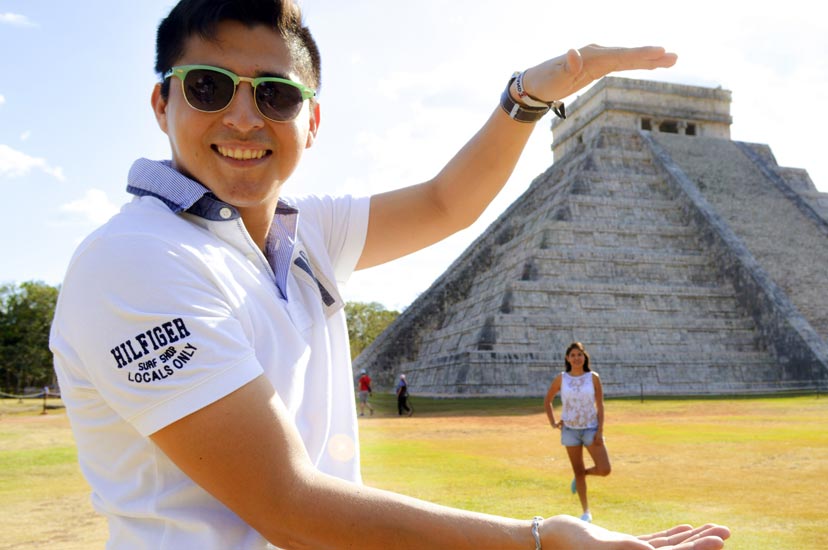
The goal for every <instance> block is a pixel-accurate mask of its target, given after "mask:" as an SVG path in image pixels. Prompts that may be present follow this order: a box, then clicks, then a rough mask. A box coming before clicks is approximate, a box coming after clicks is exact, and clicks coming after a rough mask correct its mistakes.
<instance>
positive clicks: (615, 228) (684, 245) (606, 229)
mask: <svg viewBox="0 0 828 550" xmlns="http://www.w3.org/2000/svg"><path fill="white" fill-rule="evenodd" d="M538 231H540V232H542V236H541V238H540V246H541V248H554V247H559V246H562V245H574V244H576V243H577V244H582V245H583V246H587V247H594V248H597V249H600V248H617V247H633V248H634V247H638V248H641V249H659V250H663V251H664V252H666V253H677V252H678V253H680V252H682V251H687V252H691V251H700V250H701V245H700V244H699V239H698V235H697V234H696V233H695V231H694V230H693V229H692V228H691V227H688V226H686V225H681V224H675V223H674V224H668V223H662V224H647V225H645V224H628V225H625V226H620V225H618V224H615V223H611V222H610V221H608V220H592V221H590V222H589V223H587V222H582V221H580V220H575V221H572V222H566V221H559V220H549V221H546V222H544V224H543V226H542V227H539V229H538Z"/></svg>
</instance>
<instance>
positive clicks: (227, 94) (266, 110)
mask: <svg viewBox="0 0 828 550" xmlns="http://www.w3.org/2000/svg"><path fill="white" fill-rule="evenodd" d="M173 76H175V77H178V79H179V80H181V90H182V91H183V93H184V99H186V100H187V104H188V105H189V106H190V107H192V108H193V109H195V110H196V111H202V112H205V113H218V112H219V111H222V110H224V109H226V108H227V106H228V105H230V102H231V101H233V97H234V96H235V95H236V89H237V88H238V87H239V82H249V83H250V85H251V86H253V97H254V98H255V100H256V108H257V109H258V110H259V113H261V115H262V116H263V117H265V118H267V119H268V120H272V121H274V122H288V121H290V120H293V119H294V118H296V116H297V115H298V114H299V111H301V110H302V104H303V103H304V102H305V100H306V99H310V98H312V97H314V96H316V91H314V90H312V89H310V88H308V87H307V86H305V85H304V84H300V83H298V82H294V81H292V80H288V79H286V78H278V77H275V76H260V77H257V78H250V77H247V76H239V75H237V74H235V73H232V72H230V71H228V70H227V69H222V68H219V67H211V66H210V65H181V66H179V67H173V68H172V69H170V70H169V71H167V72H166V73H165V74H164V80H166V79H168V78H170V77H173Z"/></svg>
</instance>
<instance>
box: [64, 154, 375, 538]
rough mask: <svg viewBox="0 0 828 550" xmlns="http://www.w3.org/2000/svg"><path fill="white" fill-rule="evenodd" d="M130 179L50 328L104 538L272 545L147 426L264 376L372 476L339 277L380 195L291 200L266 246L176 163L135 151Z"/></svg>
mask: <svg viewBox="0 0 828 550" xmlns="http://www.w3.org/2000/svg"><path fill="white" fill-rule="evenodd" d="M128 189H129V190H130V191H131V192H132V193H134V194H136V195H137V196H136V198H135V199H133V201H132V202H130V203H128V204H126V205H125V206H124V207H123V209H122V210H121V212H120V213H119V214H117V215H116V216H114V217H113V218H112V219H111V220H110V221H109V222H107V224H105V225H104V226H103V227H101V228H100V229H98V230H97V231H95V232H94V233H93V234H92V235H90V236H89V237H88V238H87V239H86V240H85V241H84V242H83V243H82V244H81V245H80V246H79V248H78V249H77V251H76V253H75V255H74V257H73V258H72V261H71V263H70V266H69V269H68V271H67V274H66V278H65V280H64V283H63V286H62V288H61V291H60V296H59V299H58V305H57V309H56V313H55V319H54V323H53V326H52V336H51V347H52V351H53V353H54V356H55V370H56V372H57V375H58V380H59V382H60V388H61V395H62V397H63V400H64V402H65V404H66V409H67V414H68V415H69V419H70V422H71V424H72V429H73V432H74V436H75V440H76V442H77V446H78V458H79V463H80V467H81V470H82V471H83V473H84V475H85V476H86V478H87V480H88V481H89V483H90V485H91V486H92V490H93V494H92V502H93V504H94V506H95V508H96V509H97V510H98V511H99V512H101V513H102V514H105V515H106V516H107V517H108V520H109V527H110V541H109V543H108V546H107V547H108V548H117V549H118V550H122V549H133V548H134V549H147V550H149V549H152V550H159V549H176V550H179V549H183V548H198V549H199V550H205V549H222V550H224V549H229V548H234V549H235V548H244V549H248V548H264V547H266V542H265V541H264V539H262V537H261V536H260V535H259V534H258V533H256V532H255V531H253V530H252V529H251V528H250V527H249V526H247V525H246V524H245V523H244V522H242V521H241V520H240V519H239V518H238V517H237V516H236V515H235V514H234V513H233V512H231V511H230V510H229V509H228V508H226V507H225V506H224V505H223V504H221V503H220V502H218V501H217V500H216V499H214V498H213V497H212V496H210V495H209V494H207V493H206V492H205V491H204V490H203V489H201V488H200V487H199V486H197V485H196V484H194V483H193V482H192V481H191V480H190V479H189V478H188V477H187V476H186V475H184V474H183V473H182V472H181V471H180V470H179V469H178V468H177V467H176V466H175V465H174V464H173V463H172V462H171V461H170V460H169V459H168V458H167V457H166V455H164V454H163V453H162V452H161V451H160V450H159V449H158V448H157V447H156V446H155V445H154V444H153V443H152V441H151V440H150V439H149V438H148V436H149V435H150V434H152V433H154V432H155V431H157V430H159V429H161V428H163V427H165V426H167V425H169V424H171V423H172V422H175V421H176V420H178V419H180V418H182V417H184V416H186V415H188V414H190V413H192V412H194V411H197V410H199V409H200V408H202V407H204V406H206V405H209V404H210V403H212V402H214V401H216V400H218V399H221V398H222V397H224V396H226V395H227V394H229V393H231V392H233V391H234V390H236V389H238V388H239V387H241V386H243V385H244V384H246V383H248V382H250V381H251V380H253V379H254V378H256V377H257V376H259V375H261V374H265V375H266V376H267V377H268V379H269V380H270V382H271V383H272V384H273V386H274V387H275V388H276V390H277V392H278V394H279V396H280V397H281V399H282V401H283V402H284V403H285V406H286V407H287V409H288V411H289V412H290V414H291V416H292V418H293V421H294V422H295V424H296V427H297V428H298V430H299V433H300V434H301V436H302V439H303V441H304V444H305V447H306V449H307V451H308V454H309V455H310V457H311V460H312V461H313V462H314V463H315V464H316V466H317V468H318V469H319V470H321V471H323V472H325V473H328V474H331V475H335V476H338V477H340V478H343V479H346V480H350V481H354V482H361V478H360V473H359V451H358V434H357V422H356V407H355V403H354V393H353V388H352V386H353V385H352V374H351V366H350V352H349V345H348V332H347V328H346V325H345V313H344V308H343V305H344V304H343V301H342V299H341V297H340V296H339V292H338V290H337V285H336V281H339V282H343V281H345V280H346V279H347V278H348V277H349V276H350V274H351V273H352V271H353V269H354V267H355V266H356V262H357V260H358V259H359V256H360V254H361V252H362V248H363V245H364V242H365V235H366V231H367V224H368V204H369V200H368V199H367V198H362V199H353V198H349V197H344V198H338V199H333V198H319V197H305V198H303V199H297V200H296V201H294V202H292V203H289V202H287V201H280V205H279V208H278V209H277V215H276V219H275V220H274V226H273V228H272V230H271V235H270V237H269V241H268V248H267V252H268V254H267V256H265V255H264V254H262V252H261V251H260V250H259V249H258V248H257V247H256V246H255V244H253V241H252V240H251V238H250V236H249V235H248V233H247V231H246V230H245V228H244V225H243V224H242V221H241V218H240V217H239V216H238V212H237V211H236V210H235V209H234V208H233V207H232V206H230V205H227V204H225V203H222V202H221V201H219V200H218V199H216V198H215V196H213V195H212V194H211V193H209V191H208V190H207V189H206V188H204V187H202V186H201V185H200V184H198V183H197V182H194V181H192V180H189V179H187V178H185V177H184V176H182V175H181V174H179V173H178V172H176V171H175V170H173V169H172V168H171V167H170V165H169V163H156V162H151V161H147V160H144V159H142V160H139V161H138V162H136V164H135V165H134V166H133V169H132V170H131V171H130V180H129V187H128ZM299 212H301V223H299V222H300V219H299V218H300V214H299ZM274 521H278V518H274Z"/></svg>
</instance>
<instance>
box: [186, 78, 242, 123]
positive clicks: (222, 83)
mask: <svg viewBox="0 0 828 550" xmlns="http://www.w3.org/2000/svg"><path fill="white" fill-rule="evenodd" d="M235 89H236V85H235V84H234V83H233V79H231V78H230V77H229V76H227V75H226V74H223V73H220V72H218V71H211V70H209V69H194V70H192V71H190V72H189V73H187V76H186V78H184V97H186V98H187V101H188V102H189V103H190V105H191V106H192V107H193V108H194V109H198V110H199V111H206V112H208V113H213V112H216V111H221V110H222V109H224V108H225V107H227V105H228V104H229V103H230V101H231V100H232V99H233V93H234V92H235Z"/></svg>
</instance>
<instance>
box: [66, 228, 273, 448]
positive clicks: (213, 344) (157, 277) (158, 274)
mask: <svg viewBox="0 0 828 550" xmlns="http://www.w3.org/2000/svg"><path fill="white" fill-rule="evenodd" d="M204 265H205V263H204V261H203V258H198V257H197V252H196V251H194V250H191V249H188V248H186V247H185V246H183V245H180V244H176V243H171V242H164V241H163V240H161V239H159V238H153V237H147V236H145V235H118V236H109V237H107V238H101V239H97V240H96V241H94V242H92V243H90V244H89V245H88V246H87V247H86V248H85V250H83V251H82V252H81V253H80V254H79V255H78V256H76V258H75V259H74V261H73V263H72V265H71V266H70V269H69V271H68V272H67V276H66V279H65V281H64V284H63V287H62V289H61V296H60V300H59V307H58V310H57V312H56V317H55V322H54V326H53V345H54V346H55V347H56V348H57V352H58V353H56V361H57V360H58V359H57V358H58V357H60V358H72V359H73V360H69V361H67V364H65V365H63V368H64V369H66V370H68V371H70V373H71V375H72V376H74V377H76V378H84V379H87V380H89V383H90V387H91V388H94V391H97V392H99V393H100V396H101V398H102V399H103V400H104V401H105V402H106V404H107V405H109V406H110V407H111V408H112V409H113V410H114V411H115V412H116V413H117V414H118V415H120V416H121V417H122V418H124V419H125V420H126V421H128V422H129V423H130V424H132V425H133V426H134V427H135V428H136V430H137V431H138V432H140V433H141V434H142V435H145V436H146V435H149V434H152V433H153V432H155V431H157V430H159V429H161V428H163V427H164V426H167V425H169V424H171V423H172V422H175V421H176V420H178V419H180V418H183V417H184V416H186V415H188V414H191V413H193V412H195V411H197V410H199V409H200V408H203V407H204V406H206V405H209V404H210V403H212V402H214V401H216V400H218V399H220V398H222V397H224V396H226V395H227V394H229V393H231V392H233V391H235V390H236V389H238V388H240V387H241V386H243V385H244V384H246V383H248V382H250V381H251V380H253V379H254V378H256V377H257V376H259V375H261V374H262V368H261V365H260V364H259V363H258V361H257V359H256V356H255V354H254V350H253V347H252V345H251V342H250V341H249V337H248V336H247V335H246V332H245V330H244V327H243V323H242V322H241V320H240V318H239V316H238V315H237V314H236V308H235V306H234V304H233V303H232V301H231V300H229V299H228V298H227V296H226V295H225V293H223V292H222V289H221V288H220V286H219V285H218V284H217V283H216V281H215V280H214V279H213V278H211V277H210V274H209V273H207V272H205V271H206V267H204Z"/></svg>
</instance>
